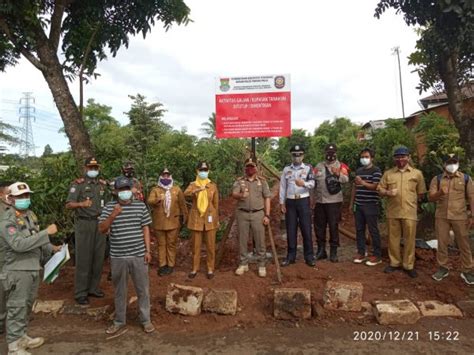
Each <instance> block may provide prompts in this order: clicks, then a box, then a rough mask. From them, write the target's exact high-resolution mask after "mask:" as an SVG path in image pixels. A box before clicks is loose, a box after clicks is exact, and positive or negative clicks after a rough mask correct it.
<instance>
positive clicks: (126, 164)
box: [122, 160, 134, 170]
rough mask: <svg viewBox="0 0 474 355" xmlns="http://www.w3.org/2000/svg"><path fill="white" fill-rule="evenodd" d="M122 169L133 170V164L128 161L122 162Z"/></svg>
mask: <svg viewBox="0 0 474 355" xmlns="http://www.w3.org/2000/svg"><path fill="white" fill-rule="evenodd" d="M122 169H123V170H133V169H134V166H133V162H131V161H130V160H127V161H126V162H124V163H123V164H122Z"/></svg>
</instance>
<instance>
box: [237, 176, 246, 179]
mask: <svg viewBox="0 0 474 355" xmlns="http://www.w3.org/2000/svg"><path fill="white" fill-rule="evenodd" d="M243 179H245V176H239V177H238V178H237V180H243Z"/></svg>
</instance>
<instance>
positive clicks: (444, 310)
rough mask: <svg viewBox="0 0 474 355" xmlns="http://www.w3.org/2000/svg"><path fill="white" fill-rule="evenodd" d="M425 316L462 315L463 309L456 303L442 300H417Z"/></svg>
mask: <svg viewBox="0 0 474 355" xmlns="http://www.w3.org/2000/svg"><path fill="white" fill-rule="evenodd" d="M417 304H418V308H419V309H420V312H421V315H422V316H423V317H462V312H461V310H460V309H459V308H458V307H456V306H455V305H454V304H448V303H442V302H440V301H423V302H417Z"/></svg>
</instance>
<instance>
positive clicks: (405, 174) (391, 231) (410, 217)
mask: <svg viewBox="0 0 474 355" xmlns="http://www.w3.org/2000/svg"><path fill="white" fill-rule="evenodd" d="M393 159H394V163H395V166H394V167H393V168H392V169H389V170H387V171H386V172H385V173H384V174H383V176H382V180H380V183H379V186H378V187H377V189H378V191H379V193H380V195H381V196H386V197H387V205H386V216H387V228H388V243H389V245H388V256H389V258H390V265H389V266H387V267H386V268H385V269H384V272H385V273H392V272H394V271H397V270H400V268H402V267H403V270H404V271H405V272H406V273H407V275H408V276H410V277H411V278H415V277H417V276H418V274H417V272H416V270H415V239H416V222H417V220H418V216H417V207H418V199H421V198H422V197H423V195H424V194H425V193H426V185H425V179H424V178H423V174H422V173H421V171H420V170H418V169H415V168H414V167H412V166H410V164H409V160H410V152H409V150H408V148H407V147H403V146H402V147H399V148H397V149H395V152H394V153H393ZM402 236H403V238H404V250H403V259H402V257H401V253H400V239H401V237H402Z"/></svg>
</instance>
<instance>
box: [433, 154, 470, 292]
mask: <svg viewBox="0 0 474 355" xmlns="http://www.w3.org/2000/svg"><path fill="white" fill-rule="evenodd" d="M443 167H444V169H443V173H442V174H440V175H438V176H435V177H434V178H433V179H432V180H431V183H430V192H429V196H428V198H429V200H430V201H433V202H436V215H435V231H436V238H437V239H438V248H437V251H436V258H437V261H438V265H439V268H438V271H437V272H436V273H434V274H433V276H432V277H433V279H434V280H436V281H441V280H442V279H444V278H445V277H447V276H448V275H449V265H448V244H449V242H450V237H449V230H450V229H452V230H453V232H454V237H455V238H456V244H457V246H458V248H459V252H460V254H461V278H462V279H463V280H464V282H465V283H466V284H468V285H474V274H473V273H472V253H471V246H470V244H469V228H472V227H473V225H474V219H473V217H472V212H473V211H474V187H473V184H472V179H471V177H470V176H469V175H467V174H464V173H462V172H460V171H459V158H458V157H457V156H456V155H455V154H449V155H448V156H446V157H445V158H444V165H443ZM467 204H469V206H470V211H468V210H467V208H466V205H467Z"/></svg>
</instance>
